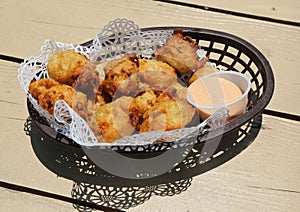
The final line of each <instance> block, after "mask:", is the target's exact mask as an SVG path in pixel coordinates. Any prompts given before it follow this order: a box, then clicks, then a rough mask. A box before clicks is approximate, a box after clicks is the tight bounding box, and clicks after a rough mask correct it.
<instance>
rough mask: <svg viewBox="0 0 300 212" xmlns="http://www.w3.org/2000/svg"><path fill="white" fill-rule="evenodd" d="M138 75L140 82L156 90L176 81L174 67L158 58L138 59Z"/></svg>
mask: <svg viewBox="0 0 300 212" xmlns="http://www.w3.org/2000/svg"><path fill="white" fill-rule="evenodd" d="M138 76H139V78H140V81H141V82H142V83H146V84H148V85H149V86H150V87H151V88H153V89H157V90H164V89H166V88H167V87H168V86H169V85H170V84H173V83H174V82H177V74H176V72H175V69H174V68H173V67H171V66H170V65H169V64H167V63H165V62H162V61H158V60H149V59H139V73H138Z"/></svg>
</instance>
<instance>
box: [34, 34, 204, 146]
mask: <svg viewBox="0 0 300 212" xmlns="http://www.w3.org/2000/svg"><path fill="white" fill-rule="evenodd" d="M198 48H199V47H198V45H197V44H196V42H195V41H193V40H192V39H191V38H189V37H183V35H182V32H181V31H178V30H176V31H175V32H174V36H173V37H172V38H171V39H170V40H169V41H168V42H167V44H166V45H165V46H164V47H162V48H161V49H158V50H157V51H156V52H155V56H156V59H142V58H139V57H138V56H137V55H136V54H130V55H125V56H123V57H121V58H118V59H115V60H112V61H110V62H106V63H100V64H94V63H91V62H90V61H89V59H88V58H86V57H85V56H83V55H81V54H79V53H77V52H75V51H73V50H66V51H58V52H56V53H55V54H53V55H52V56H51V57H50V58H49V60H48V63H47V70H48V73H49V76H50V78H47V79H40V80H38V81H34V80H33V81H32V82H31V83H30V85H29V91H30V93H31V95H32V96H33V97H34V98H36V99H37V101H38V103H39V104H40V105H41V106H42V107H43V108H44V109H46V110H47V111H48V112H49V113H50V114H53V109H54V104H55V102H56V101H57V100H59V99H64V100H65V101H66V103H67V104H68V105H69V106H71V107H72V108H73V109H74V111H76V112H77V113H78V114H79V115H80V116H81V117H82V118H84V119H85V120H86V122H87V123H88V125H89V126H90V127H91V129H92V130H93V132H94V134H95V135H96V137H97V138H98V140H99V142H113V141H115V140H117V139H119V138H122V137H124V136H129V135H132V134H134V133H138V132H149V131H167V130H174V129H179V128H182V127H185V126H186V125H188V124H189V123H191V121H192V119H193V117H194V116H195V113H196V110H195V109H194V108H193V107H192V106H191V105H190V104H189V103H188V102H187V101H186V90H187V88H186V87H185V86H184V85H182V84H181V83H179V80H178V77H177V75H178V74H182V73H189V72H191V71H193V70H195V69H199V68H201V67H202V66H203V64H204V62H206V61H207V58H206V59H205V61H198V60H197V54H196V51H197V49H198Z"/></svg>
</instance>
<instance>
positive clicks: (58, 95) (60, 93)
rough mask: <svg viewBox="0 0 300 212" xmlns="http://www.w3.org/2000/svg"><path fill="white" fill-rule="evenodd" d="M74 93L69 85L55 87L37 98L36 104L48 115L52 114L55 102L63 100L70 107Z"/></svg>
mask: <svg viewBox="0 0 300 212" xmlns="http://www.w3.org/2000/svg"><path fill="white" fill-rule="evenodd" d="M74 93H75V90H74V89H73V88H72V87H71V86H69V85H61V84H59V85H55V86H53V87H51V88H50V89H47V90H45V91H44V92H42V93H41V94H40V95H39V96H38V103H39V105H40V106H42V108H44V109H46V110H47V111H48V112H49V113H50V114H53V110H54V103H55V102H56V101H57V100H60V99H63V100H65V102H66V103H67V104H68V105H69V106H70V107H72V102H73V96H74Z"/></svg>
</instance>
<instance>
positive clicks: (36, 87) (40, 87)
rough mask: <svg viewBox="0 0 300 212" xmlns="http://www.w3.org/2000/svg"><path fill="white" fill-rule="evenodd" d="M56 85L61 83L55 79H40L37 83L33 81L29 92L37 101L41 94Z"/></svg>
mask: <svg viewBox="0 0 300 212" xmlns="http://www.w3.org/2000/svg"><path fill="white" fill-rule="evenodd" d="M56 85H59V82H57V81H55V80H54V79H51V78H45V79H39V80H37V81H31V82H30V84H29V87H28V90H29V92H30V93H31V95H32V97H33V98H35V99H37V98H38V96H39V95H40V94H41V93H43V92H45V91H46V90H48V89H50V88H51V87H53V86H56Z"/></svg>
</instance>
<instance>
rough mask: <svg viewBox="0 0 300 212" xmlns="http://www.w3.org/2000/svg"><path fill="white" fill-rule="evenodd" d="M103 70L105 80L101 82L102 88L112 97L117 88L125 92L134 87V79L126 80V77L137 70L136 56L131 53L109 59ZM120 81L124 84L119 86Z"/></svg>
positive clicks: (120, 91)
mask: <svg viewBox="0 0 300 212" xmlns="http://www.w3.org/2000/svg"><path fill="white" fill-rule="evenodd" d="M104 71H105V74H106V75H105V80H104V81H103V82H102V83H101V86H102V88H103V90H104V91H105V92H107V93H108V94H109V95H110V96H111V97H114V94H115V92H116V90H117V89H118V92H119V93H124V94H127V93H128V92H130V91H132V90H135V88H136V84H135V83H136V81H135V80H128V81H127V80H126V79H128V78H129V77H130V76H132V75H133V74H135V73H137V72H138V57H137V56H136V55H135V54H131V55H126V56H124V57H122V58H120V59H116V60H113V61H110V62H108V63H107V64H106V66H105V67H104ZM122 82H124V83H125V84H124V83H123V84H122V87H120V85H121V83H122ZM119 87H120V88H119Z"/></svg>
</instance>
